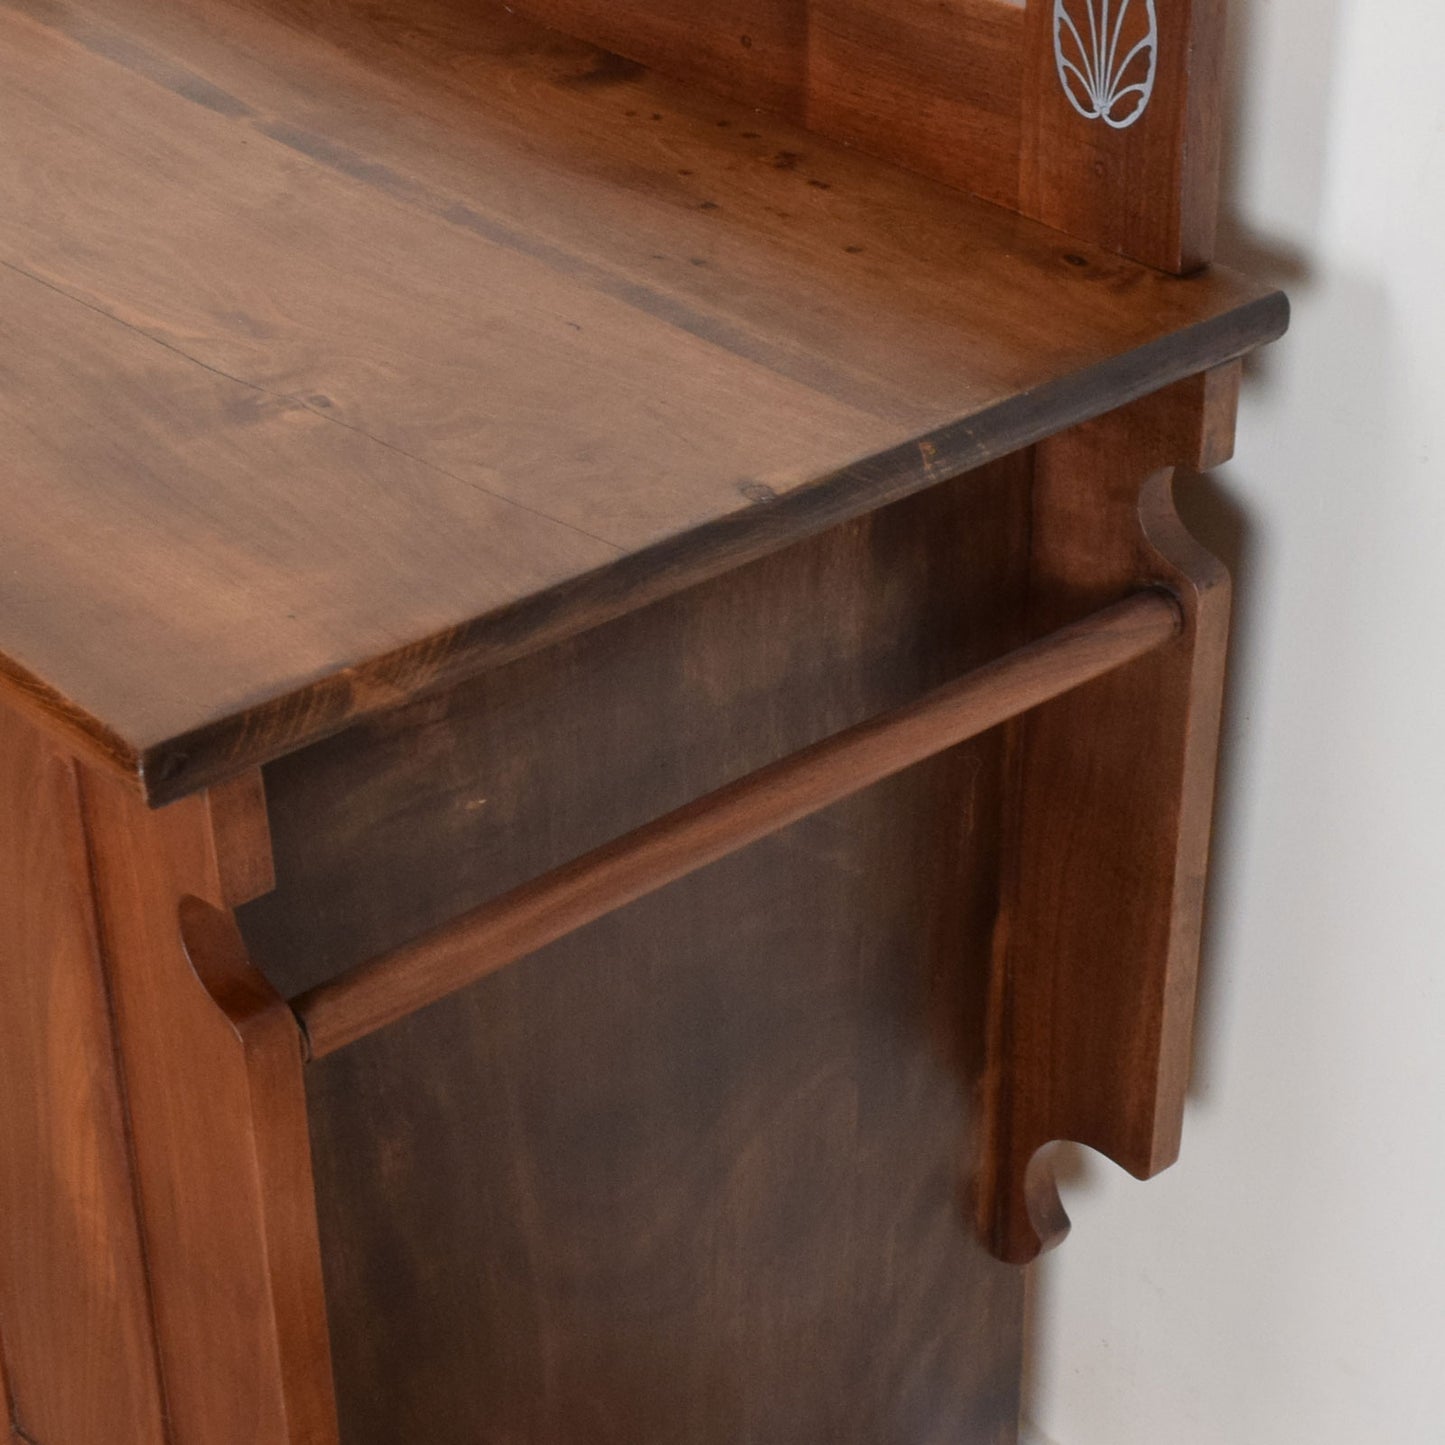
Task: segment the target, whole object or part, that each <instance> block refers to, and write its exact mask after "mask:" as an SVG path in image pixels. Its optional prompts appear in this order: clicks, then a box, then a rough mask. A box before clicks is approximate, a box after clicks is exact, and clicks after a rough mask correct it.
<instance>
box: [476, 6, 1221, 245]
mask: <svg viewBox="0 0 1445 1445" xmlns="http://www.w3.org/2000/svg"><path fill="white" fill-rule="evenodd" d="M463 3H464V0H463ZM518 8H519V9H521V10H522V11H524V12H525V13H528V14H531V15H537V16H540V17H542V18H543V19H545V20H547V21H549V22H550V23H552V24H555V25H557V26H559V27H560V28H561V29H563V30H565V31H567V32H569V33H570V34H574V35H580V36H585V37H586V38H588V39H590V40H595V41H597V42H598V43H599V44H602V45H605V46H607V47H608V48H609V49H612V50H616V51H619V52H620V53H621V54H623V55H626V56H630V57H632V58H633V59H634V60H639V61H645V62H646V63H647V64H649V65H655V66H657V67H658V69H660V70H662V71H664V72H665V73H667V74H669V75H676V76H681V77H683V78H686V79H690V80H695V81H697V82H699V83H701V84H703V85H707V86H709V87H711V88H712V89H714V90H718V91H720V92H722V93H724V94H727V95H731V96H734V97H736V98H738V99H741V100H745V101H748V102H750V103H752V104H754V105H759V106H764V107H766V108H768V109H770V110H773V111H777V112H778V113H779V114H781V115H784V116H787V117H788V118H790V119H792V120H794V121H796V122H797V123H798V124H800V125H803V126H806V127H807V128H808V129H809V130H813V131H816V132H818V133H820V134H822V135H826V136H830V137H832V138H833V139H836V140H844V141H846V142H848V143H849V144H851V145H857V146H859V147H860V148H862V149H863V150H866V151H868V152H870V153H871V154H873V155H877V156H882V157H885V158H886V159H888V160H890V161H894V162H896V163H898V164H900V165H903V166H907V167H909V168H911V169H913V170H916V171H919V172H921V173H922V174H924V175H928V176H933V177H935V178H937V179H939V180H942V181H946V182H948V183H949V184H950V185H953V186H958V187H961V188H962V189H964V190H967V191H970V192H972V193H973V194H974V195H977V196H983V197H985V198H986V199H988V200H991V201H995V202H997V203H999V204H1000V205H1005V206H1008V207H1009V208H1010V209H1013V210H1017V211H1020V212H1021V213H1022V214H1024V215H1028V216H1032V217H1033V218H1035V219H1036V220H1042V221H1044V222H1046V223H1047V224H1048V225H1050V226H1054V227H1057V228H1058V229H1059V230H1061V231H1064V232H1067V233H1068V234H1069V235H1071V236H1075V237H1078V238H1079V239H1080V240H1083V241H1087V242H1090V243H1092V244H1095V245H1100V246H1103V247H1105V248H1106V249H1108V250H1111V251H1117V252H1119V253H1120V254H1122V255H1126V256H1131V257H1133V258H1134V259H1135V260H1138V261H1143V262H1145V263H1146V264H1148V265H1151V266H1157V267H1159V268H1160V269H1161V270H1165V271H1173V272H1187V271H1191V270H1193V269H1195V268H1196V267H1199V266H1202V265H1204V264H1205V263H1206V262H1207V261H1209V259H1210V258H1211V255H1212V252H1213V245H1214V224H1215V214H1216V211H1217V209H1218V201H1219V186H1218V179H1219V159H1220V137H1221V130H1222V123H1223V114H1222V109H1223V107H1222V103H1221V102H1222V83H1223V73H1222V72H1223V66H1222V61H1223V54H1224V19H1225V17H1224V0H1168V3H1160V4H1159V5H1157V6H1151V7H1150V12H1151V13H1152V14H1153V15H1155V16H1156V17H1157V22H1158V36H1157V43H1156V45H1155V47H1154V50H1153V52H1152V54H1153V69H1154V80H1153V88H1152V94H1151V96H1150V97H1149V100H1148V104H1147V106H1146V107H1145V108H1144V109H1143V111H1142V112H1141V113H1140V114H1139V115H1138V117H1137V118H1136V119H1134V120H1133V121H1132V122H1131V123H1129V124H1124V125H1116V124H1109V123H1107V122H1105V121H1104V120H1103V119H1101V118H1100V117H1098V116H1088V115H1083V114H1081V113H1080V111H1079V110H1078V109H1077V108H1076V107H1075V106H1074V105H1073V104H1071V103H1070V100H1069V98H1068V94H1067V93H1066V91H1065V88H1064V86H1063V84H1062V83H1061V79H1060V75H1059V65H1058V55H1057V52H1056V50H1055V44H1054V37H1055V31H1056V28H1058V26H1059V19H1058V16H1057V14H1056V11H1055V6H1054V0H747V3H746V4H743V5H723V6H711V7H709V6H699V5H695V4H691V3H689V0H624V3H617V0H521V4H520V5H519V6H518ZM1091 11H1092V14H1093V15H1094V16H1096V17H1097V19H1098V21H1099V22H1100V25H1101V28H1102V30H1103V33H1104V41H1105V44H1106V45H1107V44H1108V42H1109V40H1110V38H1111V37H1113V39H1114V40H1115V42H1116V44H1117V45H1118V49H1117V50H1115V52H1114V53H1115V55H1116V56H1117V57H1123V56H1126V55H1129V54H1130V53H1131V52H1133V50H1134V46H1135V44H1136V43H1137V42H1140V41H1142V40H1143V39H1144V38H1145V36H1146V35H1147V33H1148V18H1147V16H1146V11H1145V6H1144V5H1143V4H1142V3H1140V4H1135V5H1130V4H1128V3H1121V4H1118V5H1115V6H1114V7H1113V8H1112V9H1111V8H1110V7H1109V6H1108V5H1103V6H1101V5H1100V4H1099V0H1093V4H1092V7H1091V6H1090V5H1089V4H1088V3H1087V0H1069V5H1068V15H1069V18H1070V19H1071V20H1073V21H1075V22H1076V23H1077V25H1078V28H1079V31H1080V33H1081V38H1082V37H1091V36H1093V35H1094V34H1095V33H1098V32H1096V31H1095V30H1094V29H1093V28H1091V26H1090V24H1089V23H1088V21H1087V20H1086V17H1087V16H1089V15H1090V14H1091ZM1066 53H1067V52H1066ZM1079 58H1082V57H1079ZM1145 73H1146V61H1145V59H1144V53H1143V52H1142V51H1141V52H1135V53H1134V57H1133V60H1132V62H1131V65H1130V69H1129V74H1128V76H1127V77H1126V80H1127V82H1129V83H1134V82H1138V81H1140V80H1142V78H1143V76H1144V74H1145ZM1132 104H1133V102H1131V101H1129V100H1127V99H1126V101H1125V102H1124V104H1123V105H1122V106H1121V107H1120V108H1119V110H1118V112H1117V113H1116V114H1115V115H1114V117H1113V119H1114V120H1116V121H1120V120H1123V119H1125V118H1126V117H1127V116H1128V114H1129V111H1130V109H1131V106H1132Z"/></svg>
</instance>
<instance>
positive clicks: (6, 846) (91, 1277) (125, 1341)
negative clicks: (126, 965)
mask: <svg viewBox="0 0 1445 1445" xmlns="http://www.w3.org/2000/svg"><path fill="white" fill-rule="evenodd" d="M93 916H94V915H93V907H92V898H91V891H90V876H89V870H88V867H87V862H86V849H85V839H84V835H83V831H82V825H81V819H80V813H79V805H78V799H77V792H76V781H75V774H74V771H73V766H72V764H71V763H70V762H69V761H68V760H67V759H65V758H63V757H61V756H60V755H59V754H57V753H56V752H55V751H53V750H52V748H51V747H50V745H49V744H48V742H47V741H46V740H45V739H44V738H43V737H42V736H41V735H40V734H39V733H38V732H37V731H36V730H35V729H34V728H33V727H32V726H31V725H30V724H29V723H28V722H27V721H25V720H24V719H22V718H20V717H19V716H17V715H16V714H15V713H13V712H10V711H8V710H5V709H3V708H0V1019H3V1030H4V1031H3V1038H0V1161H3V1163H0V1348H3V1352H4V1358H3V1367H4V1373H5V1378H6V1384H8V1387H9V1393H10V1395H11V1399H10V1402H9V1404H10V1410H11V1412H12V1417H13V1420H14V1422H15V1424H16V1425H17V1426H18V1428H19V1430H20V1431H22V1432H23V1435H22V1437H21V1438H28V1439H33V1440H37V1441H41V1442H44V1445H50V1442H64V1445H115V1442H116V1441H117V1440H124V1441H126V1442H127V1445H131V1442H134V1445H160V1442H161V1441H162V1440H163V1439H164V1433H163V1430H162V1425H161V1406H160V1392H159V1387H158V1384H157V1369H156V1355H155V1347H154V1342H153V1338H152V1332H151V1318H150V1307H149V1303H148V1300H147V1291H146V1281H145V1269H144V1262H143V1258H142V1252H141V1245H140V1233H139V1227H138V1224H137V1220H136V1212H135V1198H134V1192H133V1189H132V1181H131V1173H130V1161H129V1158H128V1154H127V1147H126V1136H125V1126H124V1119H123V1108H122V1100H121V1095H120V1089H119V1085H118V1082H117V1073H116V1063H115V1054H114V1047H113V1040H112V1035H111V1022H110V1016H109V1011H108V1008H107V1002H106V995H105V987H104V983H103V979H102V973H101V968H100V963H99V958H98V955H97V952H96V946H95V932H94V924H93Z"/></svg>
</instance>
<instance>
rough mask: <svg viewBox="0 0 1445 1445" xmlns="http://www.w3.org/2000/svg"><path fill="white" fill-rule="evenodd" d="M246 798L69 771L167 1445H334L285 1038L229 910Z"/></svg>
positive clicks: (298, 1091)
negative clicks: (152, 805) (78, 811)
mask: <svg viewBox="0 0 1445 1445" xmlns="http://www.w3.org/2000/svg"><path fill="white" fill-rule="evenodd" d="M258 786H259V779H258V778H257V777H256V776H255V775H254V774H250V775H242V776H240V777H238V778H236V779H234V780H233V781H232V782H230V783H227V784H225V785H223V788H222V789H221V790H218V791H213V792H210V793H199V794H196V795H195V796H193V797H189V798H185V799H183V800H182V801H180V802H178V803H175V804H172V805H171V806H170V807H168V808H161V809H157V810H154V811H152V810H149V809H147V808H146V807H145V805H144V804H143V802H142V801H141V800H140V799H139V798H137V797H135V796H134V795H133V794H132V793H131V792H129V791H128V790H125V789H124V788H123V787H122V786H121V785H120V783H119V782H118V781H117V780H115V779H113V778H111V777H109V776H103V775H100V774H98V773H95V772H92V771H88V770H87V771H84V772H82V775H81V798H82V802H83V809H84V817H85V823H86V832H87V836H88V838H89V843H90V851H91V859H92V867H93V878H94V888H95V898H96V907H97V914H98V919H99V929H100V937H101V943H102V949H103V954H104V958H105V965H106V972H107V977H108V981H109V985H110V993H111V997H112V999H113V1000H114V1007H115V1028H116V1036H117V1042H118V1048H119V1053H120V1059H121V1066H122V1069H123V1073H124V1080H125V1091H126V1098H127V1101H128V1107H129V1116H130V1125H131V1139H132V1147H133V1158H134V1163H135V1171H136V1179H137V1184H138V1189H137V1194H138V1198H139V1202H140V1212H141V1218H142V1222H143V1228H144V1237H145V1246H146V1249H145V1253H146V1262H147V1268H148V1272H149V1277H150V1284H151V1294H152V1299H153V1302H154V1311H155V1324H156V1341H157V1345H158V1349H159V1354H160V1360H161V1370H162V1377H163V1380H164V1384H165V1401H166V1410H167V1429H168V1431H169V1432H170V1433H169V1436H168V1438H169V1439H170V1440H171V1441H173V1442H174V1445H238V1442H241V1441H246V1442H247V1445H252V1442H254V1445H336V1442H337V1434H336V1415H335V1403H334V1399H333V1393H332V1384H331V1368H330V1353H329V1339H328V1335H327V1329H326V1318H325V1306H324V1300H323V1295H322V1281H321V1261H320V1252H319V1246H318V1242H317V1236H316V1213H315V1205H314V1196H313V1185H312V1179H311V1161H310V1152H309V1148H308V1142H307V1137H306V1116H305V1099H304V1095H303V1089H302V1083H301V1064H302V1058H301V1034H300V1030H299V1028H298V1027H297V1025H296V1021H295V1019H294V1017H293V1016H292V1014H291V1012H290V1010H289V1009H287V1008H286V1006H285V1004H284V1003H283V1002H282V1000H281V999H280V998H278V997H277V995H276V994H275V993H274V991H272V990H271V989H270V988H269V987H268V986H267V984H266V982H265V980H264V979H263V978H262V977H261V975H260V974H259V973H257V972H256V971H255V970H254V969H253V968H252V967H251V966H250V963H249V961H248V960H247V958H246V956H245V951H244V949H243V948H242V947H241V946H240V942H239V938H238V936H237V934H236V930H235V925H234V923H233V922H231V918H230V913H229V910H230V908H231V907H232V906H234V905H236V904H238V903H240V902H242V901H243V900H245V899H247V898H249V897H250V896H251V894H250V885H252V884H254V883H255V882H257V881H258V880H261V879H264V878H265V877H266V874H267V871H268V870H267V869H265V868H264V867H263V866H260V865H258V864H256V863H255V862H252V863H250V864H246V865H241V864H239V863H238V862H237V861H236V860H235V855H236V853H237V852H238V851H245V850H250V849H255V848H257V847H262V846H265V845H266V842H267V840H266V838H265V836H264V832H263V831H262V830H260V829H258V827H257V826H256V823H257V811H256V808H255V806H254V800H250V799H247V798H246V797H245V796H244V795H245V794H250V793H253V792H254V790H255V789H256V788H257V787H258ZM228 792H229V793H236V792H239V793H240V794H242V795H243V796H242V797H240V798H228V797H226V796H225V794H226V793H228ZM225 859H229V860H230V861H222V860H225ZM238 887H239V889H240V891H239V892H238V891H237V890H238ZM114 1438H115V1437H114V1436H112V1439H114ZM134 1438H135V1439H136V1440H137V1445H152V1439H153V1438H155V1437H147V1436H144V1435H142V1436H137V1437H134Z"/></svg>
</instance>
